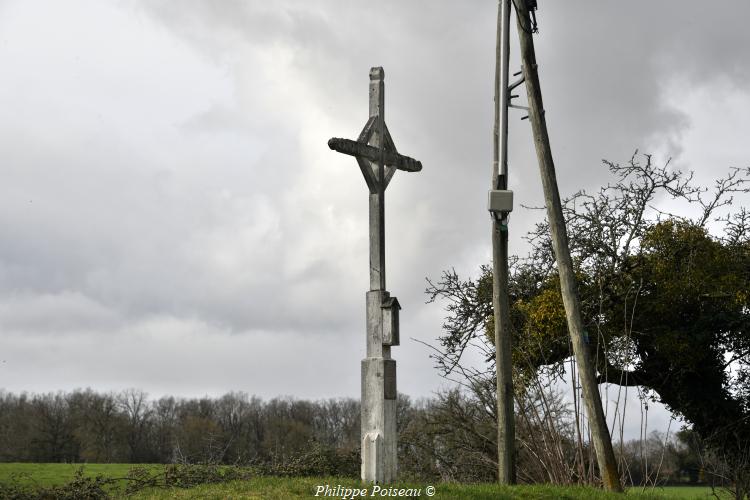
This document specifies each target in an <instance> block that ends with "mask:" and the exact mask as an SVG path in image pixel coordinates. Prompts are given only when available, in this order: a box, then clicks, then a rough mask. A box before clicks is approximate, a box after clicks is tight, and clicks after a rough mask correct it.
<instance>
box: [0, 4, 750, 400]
mask: <svg viewBox="0 0 750 500" xmlns="http://www.w3.org/2000/svg"><path fill="white" fill-rule="evenodd" d="M539 3H540V11H539V13H538V18H539V21H540V28H541V33H540V35H538V36H537V37H536V39H535V40H536V44H537V57H538V60H539V66H540V74H541V81H542V90H543V93H544V98H545V107H546V111H547V115H546V116H547V119H548V125H549V127H550V134H551V137H552V147H553V154H554V157H555V161H556V165H557V169H558V176H559V183H560V187H561V190H562V191H563V194H566V193H567V194H570V193H572V192H573V191H575V190H578V189H581V188H588V189H592V188H596V187H597V186H598V185H600V184H602V183H603V182H606V180H607V175H606V171H605V170H604V169H603V168H602V166H601V159H602V158H608V159H611V160H614V161H627V159H629V158H630V156H631V154H632V153H633V151H634V150H635V149H636V148H638V149H640V150H641V151H644V152H651V153H654V154H655V155H656V157H657V158H660V159H662V160H663V159H665V158H667V157H669V156H671V157H673V158H674V165H675V166H677V167H679V168H681V169H685V170H694V171H695V172H696V175H697V176H698V178H700V179H710V178H711V177H712V176H714V175H717V174H721V173H722V172H724V171H725V170H726V169H727V168H728V167H730V166H746V165H748V163H750V150H749V147H748V143H747V136H748V132H749V131H750V113H748V110H749V109H750V90H748V86H747V84H746V82H747V81H748V76H750V57H748V51H749V50H750V30H748V29H747V27H746V26H745V25H746V22H747V19H750V3H748V2H746V1H740V0H736V1H730V2H722V3H721V5H720V6H716V5H711V4H709V3H707V2H703V1H697V0H694V1H686V0H680V1H677V0H671V1H661V2H647V1H644V0H641V1H632V2H621V1H616V0H607V1H598V2H584V1H581V0H576V1H570V0H569V1H566V2H544V1H542V2H539ZM495 19H496V2H492V1H482V2H480V1H478V0H473V1H461V2H458V1H456V2H444V1H441V2H438V1H429V2H428V1H416V0H415V1H409V2H404V1H396V0H390V1H381V2H364V1H348V2H341V1H333V0H330V1H323V0H314V1H313V0H307V1H302V0H298V1H291V0H288V1H274V2H264V1H260V0H245V1H223V2H212V1H208V0H200V1H199V0H183V1H179V2H177V1H164V0H143V1H138V0H121V1H114V0H113V1H110V2H101V1H93V0H91V1H86V0H68V1H66V2H55V1H43V0H28V1H20V0H18V1H14V0H3V1H0V67H2V68H3V69H2V76H1V77H0V110H2V112H1V113H0V179H1V180H0V330H1V332H0V359H2V363H0V387H2V388H4V389H6V390H11V391H22V390H28V391H54V390H60V389H62V390H69V389H73V388H77V387H92V388H94V389H98V390H119V389H122V388H126V387H138V388H142V389H144V390H146V391H148V392H149V393H150V394H151V395H152V396H160V395H162V394H175V395H184V396H200V395H203V394H210V395H218V394H222V393H224V392H227V391H230V390H241V391H246V392H248V393H251V394H258V395H260V396H263V397H266V398H268V397H273V396H276V395H293V396H296V397H303V398H325V397H338V396H358V394H359V383H360V382H359V363H360V359H361V358H362V357H363V355H364V347H365V336H364V294H365V291H366V289H367V287H368V274H367V245H368V241H367V191H366V187H365V184H364V180H363V179H362V178H361V174H360V172H359V169H358V168H357V166H356V162H354V161H353V159H352V158H349V157H344V156H343V155H339V154H335V153H333V152H331V151H330V150H329V149H328V148H327V146H326V141H327V140H328V139H329V138H330V137H332V136H338V137H355V136H356V134H357V133H358V132H359V130H360V129H361V128H362V126H363V125H364V122H365V121H366V118H367V84H368V72H369V68H370V67H371V66H383V67H384V68H385V72H386V120H387V122H388V125H389V129H390V131H391V133H392V135H393V137H394V140H395V142H396V145H397V146H398V147H399V150H400V151H402V152H404V153H405V154H408V155H410V156H413V157H416V158H418V159H419V160H421V161H422V163H423V165H424V170H423V171H422V172H420V173H418V174H407V173H403V172H399V173H398V174H397V175H396V177H395V178H394V180H393V182H392V183H391V185H390V187H389V189H388V192H387V196H386V234H387V237H386V241H387V264H388V268H387V269H388V289H389V290H390V291H391V292H392V293H393V294H395V295H397V296H398V297H399V300H400V302H401V304H402V306H403V307H404V310H403V311H402V315H401V321H402V324H401V327H402V338H403V339H404V340H402V344H403V345H402V346H401V347H399V348H397V349H396V350H395V351H394V352H395V355H394V356H395V357H396V359H397V360H398V361H399V389H400V390H401V391H402V392H404V393H406V394H409V395H411V396H413V397H420V396H426V395H430V394H431V393H432V391H434V390H436V389H438V388H439V387H441V386H442V385H444V383H443V382H442V380H441V379H440V378H439V377H438V376H437V375H436V373H435V371H434V370H433V369H432V362H431V360H430V359H429V358H428V354H429V351H428V349H426V348H425V347H424V346H423V345H421V344H420V343H418V342H415V341H412V340H409V338H414V339H418V340H421V341H424V342H428V343H434V342H435V340H436V338H437V336H438V335H439V334H440V329H441V324H442V316H443V314H442V311H441V308H440V307H439V306H438V305H435V304H431V305H427V304H425V303H424V301H425V296H424V294H423V290H424V287H425V286H424V285H425V283H424V278H425V277H437V276H439V274H440V273H441V271H442V270H443V269H447V268H450V267H455V268H456V269H457V270H458V271H459V272H460V273H464V274H474V273H476V270H477V268H478V266H479V265H480V264H482V263H485V262H488V261H489V256H490V248H489V225H490V222H489V217H488V215H487V213H486V210H485V199H486V194H485V193H486V189H487V187H488V185H489V174H490V157H491V128H492V113H493V110H492V106H493V104H492V93H493V90H492V84H493V76H494V43H495ZM512 40H513V42H514V43H515V41H516V37H515V33H514V34H513V37H512ZM513 64H516V65H517V60H515V61H514V62H513ZM518 118H519V116H514V117H512V120H511V122H512V131H511V157H510V169H511V187H512V189H514V190H515V191H516V199H517V200H518V201H520V202H523V203H525V204H528V205H535V204H536V205H538V204H540V200H541V189H540V187H539V180H538V173H537V167H536V160H535V157H534V156H533V149H532V144H531V141H530V131H529V127H528V123H527V122H521V121H519V120H518ZM537 217H538V213H536V212H524V211H523V210H518V211H517V212H516V213H514V216H513V219H512V233H511V234H512V241H511V245H513V250H515V251H516V252H523V251H524V247H523V244H522V241H521V236H522V234H523V233H524V232H525V231H526V230H527V229H528V228H530V226H531V224H532V223H533V221H534V220H536V218H537Z"/></svg>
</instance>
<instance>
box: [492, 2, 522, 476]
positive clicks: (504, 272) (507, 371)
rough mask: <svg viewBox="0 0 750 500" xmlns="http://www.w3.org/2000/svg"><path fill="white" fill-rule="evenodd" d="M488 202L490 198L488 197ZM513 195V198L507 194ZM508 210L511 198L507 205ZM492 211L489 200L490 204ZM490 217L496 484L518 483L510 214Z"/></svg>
mask: <svg viewBox="0 0 750 500" xmlns="http://www.w3.org/2000/svg"><path fill="white" fill-rule="evenodd" d="M510 2H511V0H499V1H498V10H497V57H496V61H495V130H494V134H493V135H494V137H493V146H494V147H493V158H492V160H493V161H492V180H491V185H490V190H491V191H490V193H492V192H493V191H494V192H496V193H502V192H504V193H509V192H508V191H505V190H507V189H508V104H509V99H508V94H509V92H508V59H509V56H510V45H509V42H510V33H509V31H510ZM490 196H491V197H492V194H490ZM511 196H512V193H511ZM510 204H511V206H510V207H507V208H512V197H511V201H510ZM490 209H492V199H490ZM491 213H492V308H493V310H494V317H495V374H496V381H497V480H498V482H499V483H500V484H514V483H515V482H516V460H515V416H514V414H513V366H512V363H513V358H512V343H511V341H512V332H511V324H510V300H509V298H508V213H507V212H500V211H491Z"/></svg>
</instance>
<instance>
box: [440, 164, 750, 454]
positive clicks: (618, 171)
mask: <svg viewBox="0 0 750 500" xmlns="http://www.w3.org/2000/svg"><path fill="white" fill-rule="evenodd" d="M605 164H606V165H607V166H608V167H609V169H610V171H611V172H612V174H613V175H614V176H615V178H616V181H615V182H614V183H612V184H610V185H608V186H606V187H604V188H602V189H600V190H599V191H598V192H597V193H594V194H589V193H587V192H584V191H581V192H579V193H576V194H575V195H573V196H572V197H570V198H568V199H567V200H566V202H565V215H566V221H567V225H568V232H569V240H570V241H569V244H570V248H571V253H572V255H573V258H574V264H575V266H576V273H577V278H578V283H579V294H580V298H581V301H582V313H583V316H584V322H585V324H586V329H587V334H588V339H589V343H590V346H591V349H592V350H593V351H594V354H595V359H596V360H597V369H598V380H599V382H600V383H604V382H608V383H613V384H619V385H623V386H633V385H638V386H642V387H644V388H646V389H647V390H648V391H650V395H651V397H653V398H654V399H658V400H660V401H661V402H662V403H664V404H665V405H666V406H667V407H668V408H670V409H671V410H672V411H674V412H675V413H677V414H679V415H681V416H682V417H684V418H685V419H686V420H687V421H688V422H690V423H691V424H692V426H693V428H694V429H695V430H696V432H698V433H699V434H700V435H701V436H702V437H704V438H705V439H708V440H709V441H711V442H712V443H713V445H714V446H717V447H721V448H722V449H723V450H724V451H725V452H727V453H729V454H730V455H732V456H735V457H743V456H747V450H748V449H750V232H749V229H750V213H749V212H748V211H747V210H746V209H745V207H740V208H739V209H736V210H734V211H731V207H730V206H731V204H732V201H733V196H734V195H735V194H736V193H739V192H748V187H747V186H748V184H749V183H750V169H745V170H742V169H733V170H731V171H730V172H729V174H728V175H727V176H726V177H724V178H722V179H719V180H717V181H716V182H715V184H714V186H713V187H712V188H711V189H707V188H702V187H699V186H696V185H695V183H694V182H693V179H692V174H690V175H686V174H683V173H682V172H679V171H676V170H672V169H670V167H669V162H667V164H666V165H664V166H656V165H654V163H653V162H652V159H651V157H650V156H648V155H646V156H645V163H641V162H639V161H638V159H637V158H636V155H634V156H633V158H631V160H630V162H629V163H628V164H626V165H619V164H615V163H611V162H605ZM670 199H671V200H673V204H677V205H680V204H682V206H683V207H684V209H685V213H688V214H691V215H688V216H681V215H676V214H671V213H667V212H664V211H661V210H659V209H658V207H659V203H660V202H662V201H664V200H670ZM710 229H711V230H712V231H713V232H712V231H710ZM714 232H715V233H718V234H714ZM528 240H529V242H530V243H531V247H532V251H531V253H530V255H529V256H528V257H527V258H525V259H517V258H516V259H514V260H513V261H512V262H511V283H510V293H511V307H512V314H511V317H512V323H513V327H514V339H513V342H514V353H513V358H514V365H515V370H516V383H517V385H518V386H519V389H520V390H523V386H524V384H525V383H526V381H528V380H530V379H531V378H532V377H533V375H534V374H536V373H538V371H539V370H548V371H552V372H557V373H559V374H562V373H563V369H564V364H563V363H564V362H565V361H566V360H567V359H568V358H569V357H570V356H571V348H570V345H569V338H568V333H567V328H566V322H565V312H564V309H563V305H562V300H561V297H560V291H559V282H558V277H557V272H556V267H555V259H554V255H553V251H552V245H551V241H550V238H549V229H548V225H547V222H546V221H544V222H541V223H539V224H537V226H536V227H535V229H534V230H533V231H532V232H531V233H529V235H528ZM427 293H428V294H429V295H430V298H431V300H436V299H438V298H441V299H447V300H448V305H447V307H446V309H447V313H448V316H447V319H446V321H445V324H444V334H443V335H442V337H441V339H440V347H441V349H440V351H441V352H440V355H438V356H437V360H438V365H439V367H440V368H441V369H442V370H443V371H444V372H445V373H450V372H451V371H453V370H455V369H456V367H458V366H459V365H460V361H461V356H462V354H463V351H464V349H466V347H467V346H468V345H469V344H470V343H472V342H475V341H476V340H480V341H482V342H484V344H485V345H486V346H487V352H488V358H489V357H490V356H491V355H492V351H493V350H494V349H493V348H492V346H491V343H492V334H491V332H492V331H493V325H492V304H491V273H490V269H489V267H487V266H485V267H482V268H481V275H480V277H479V278H477V279H475V280H471V279H469V280H464V279H462V278H460V277H459V276H458V275H457V274H456V273H455V271H447V272H444V273H443V275H442V277H441V279H440V280H438V281H436V282H433V281H430V280H428V289H427Z"/></svg>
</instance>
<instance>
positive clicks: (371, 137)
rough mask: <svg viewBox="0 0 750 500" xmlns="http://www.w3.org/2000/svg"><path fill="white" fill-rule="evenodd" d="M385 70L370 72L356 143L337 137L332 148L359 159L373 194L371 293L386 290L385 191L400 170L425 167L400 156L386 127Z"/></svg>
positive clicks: (331, 144) (331, 141)
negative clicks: (367, 114)
mask: <svg viewBox="0 0 750 500" xmlns="http://www.w3.org/2000/svg"><path fill="white" fill-rule="evenodd" d="M384 78H385V72H384V71H383V68H380V67H378V68H372V69H370V118H369V120H367V123H366V124H365V127H364V128H363V129H362V133H360V134H359V137H358V138H357V140H356V141H352V140H350V139H340V138H338V137H333V138H332V139H330V140H329V141H328V147H329V148H331V149H332V150H334V151H338V152H339V153H343V154H347V155H351V156H354V157H355V158H356V159H357V163H358V164H359V168H360V170H361V171H362V175H363V176H364V177H365V182H366V183H367V188H368V189H369V190H370V290H385V217H384V210H383V202H384V194H385V189H386V188H387V187H388V184H389V183H390V182H391V178H393V174H395V173H396V170H404V171H406V172H419V171H420V170H422V163H421V162H419V161H417V160H415V159H414V158H410V157H408V156H405V155H402V154H399V152H398V151H397V150H396V145H395V144H394V143H393V139H392V138H391V134H390V132H388V126H387V125H386V124H385V118H384V104H385V100H384V98H385V95H384V88H385V84H384V82H383V80H384Z"/></svg>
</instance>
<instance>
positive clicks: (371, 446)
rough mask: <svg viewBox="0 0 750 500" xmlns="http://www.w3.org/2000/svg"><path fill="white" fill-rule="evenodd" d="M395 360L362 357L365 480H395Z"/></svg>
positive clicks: (381, 481)
mask: <svg viewBox="0 0 750 500" xmlns="http://www.w3.org/2000/svg"><path fill="white" fill-rule="evenodd" d="M396 441H397V436H396V360H394V359H384V358H365V359H363V360H362V481H366V482H369V483H381V484H383V483H392V482H393V481H395V480H396V474H397V470H398V458H397V447H396Z"/></svg>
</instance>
